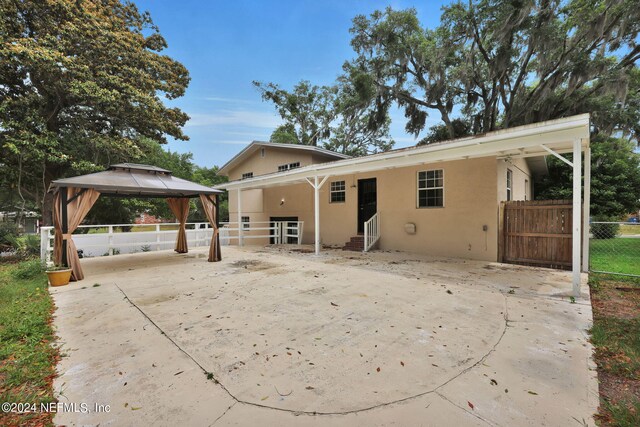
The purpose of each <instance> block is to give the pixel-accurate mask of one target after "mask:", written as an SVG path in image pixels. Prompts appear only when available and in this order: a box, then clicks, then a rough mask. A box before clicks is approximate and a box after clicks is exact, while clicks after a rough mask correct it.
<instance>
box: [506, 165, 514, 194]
mask: <svg viewBox="0 0 640 427" xmlns="http://www.w3.org/2000/svg"><path fill="white" fill-rule="evenodd" d="M512 198H513V172H512V171H511V169H507V201H509V200H511V199H512Z"/></svg>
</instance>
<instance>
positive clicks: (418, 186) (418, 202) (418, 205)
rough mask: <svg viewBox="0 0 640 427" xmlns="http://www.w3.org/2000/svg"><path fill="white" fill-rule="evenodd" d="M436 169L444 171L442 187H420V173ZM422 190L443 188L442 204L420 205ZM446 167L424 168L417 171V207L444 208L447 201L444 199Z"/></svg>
mask: <svg viewBox="0 0 640 427" xmlns="http://www.w3.org/2000/svg"><path fill="white" fill-rule="evenodd" d="M434 171H441V172H442V187H425V188H420V173H421V172H424V173H425V174H426V173H427V172H434ZM425 179H426V177H425ZM420 190H442V206H420ZM444 193H445V191H444V169H443V168H436V169H424V170H419V171H417V172H416V209H439V208H444V206H445V201H444Z"/></svg>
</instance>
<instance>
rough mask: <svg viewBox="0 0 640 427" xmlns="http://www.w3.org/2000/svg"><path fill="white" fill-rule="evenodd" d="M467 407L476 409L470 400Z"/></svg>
mask: <svg viewBox="0 0 640 427" xmlns="http://www.w3.org/2000/svg"><path fill="white" fill-rule="evenodd" d="M467 405H469V408H471V409H473V408H474V406H473V403H471V402H469V401H468V400H467Z"/></svg>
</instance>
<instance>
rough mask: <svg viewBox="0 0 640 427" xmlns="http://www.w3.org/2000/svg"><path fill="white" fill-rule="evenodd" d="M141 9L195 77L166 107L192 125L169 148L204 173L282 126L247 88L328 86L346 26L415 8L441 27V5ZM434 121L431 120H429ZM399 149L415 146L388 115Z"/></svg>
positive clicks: (202, 4) (346, 39) (188, 3)
mask: <svg viewBox="0 0 640 427" xmlns="http://www.w3.org/2000/svg"><path fill="white" fill-rule="evenodd" d="M135 3H136V4H137V5H138V7H139V8H140V9H141V10H147V11H149V12H150V13H151V16H152V18H153V20H154V22H155V24H156V25H158V26H159V27H160V32H161V34H162V35H163V36H164V37H165V38H166V40H167V43H168V44H169V48H168V49H167V50H165V51H164V53H165V54H167V55H169V56H171V57H172V58H174V59H176V60H178V61H180V62H182V63H183V64H184V65H185V66H186V67H187V69H188V70H189V72H190V74H191V83H190V85H189V88H188V89H187V92H186V94H185V96H184V97H182V98H180V99H178V100H174V101H171V102H167V103H168V104H169V105H171V106H177V107H179V108H181V109H182V110H183V111H185V112H186V113H187V114H189V116H190V117H191V120H190V121H189V122H188V123H187V125H186V127H185V129H184V130H185V133H186V134H187V135H189V137H190V138H191V139H190V140H189V141H187V142H184V141H172V142H170V143H169V147H168V148H169V149H171V150H172V151H178V152H187V151H190V152H192V153H193V155H194V161H195V163H196V164H198V165H201V166H207V167H211V166H213V165H219V166H221V165H222V164H224V163H225V162H226V161H227V160H229V159H230V158H231V157H232V156H233V155H235V154H236V153H237V152H238V151H240V150H241V149H242V148H243V147H244V146H245V145H247V144H248V143H250V142H251V141H253V140H268V139H269V136H270V135H271V132H272V131H273V129H275V128H276V127H277V126H278V125H279V124H280V123H281V120H280V118H279V117H278V115H277V114H276V113H275V109H274V108H273V106H272V105H271V104H268V103H266V102H263V101H262V100H261V98H260V95H259V93H258V92H257V90H256V89H255V88H254V87H253V86H252V84H251V82H252V81H253V80H259V81H265V82H274V83H278V84H280V85H281V86H282V87H284V88H286V89H290V88H291V87H292V86H293V85H294V84H295V83H297V82H298V81H300V80H302V79H305V80H309V81H311V82H312V83H314V84H318V85H323V84H331V83H333V82H334V80H335V78H336V77H337V76H338V74H339V73H340V71H341V69H342V68H341V67H342V64H343V62H344V61H345V60H347V59H350V58H352V57H353V56H354V53H353V50H352V49H351V46H350V44H349V43H350V40H351V37H350V34H349V28H350V27H351V20H352V19H353V17H354V16H356V15H358V14H369V13H371V12H373V11H374V10H376V9H383V8H385V7H386V6H388V5H390V6H391V7H393V8H394V9H405V8H409V7H416V9H417V10H418V14H419V17H420V21H421V23H422V24H423V25H425V26H429V27H433V26H435V25H437V24H438V21H439V17H440V7H441V5H442V4H443V3H448V2H442V1H423V2H420V3H419V4H417V5H414V4H412V3H409V2H404V1H392V2H382V1H365V0H342V1H339V0H316V1H312V0H297V1H275V0H271V1H257V0H251V1H249V0H236V1H228V0H227V1H221V0H214V1H196V0H183V1H180V2H176V1H169V0H164V1H160V0H135ZM433 120H434V121H435V118H433ZM391 129H392V132H391V133H392V136H393V138H394V139H395V140H396V147H405V146H409V145H413V144H415V140H414V138H413V137H412V136H410V135H407V134H406V133H405V132H404V120H403V115H402V113H401V112H400V111H397V110H396V111H393V113H392V126H391Z"/></svg>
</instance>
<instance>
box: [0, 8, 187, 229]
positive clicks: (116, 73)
mask: <svg viewBox="0 0 640 427" xmlns="http://www.w3.org/2000/svg"><path fill="white" fill-rule="evenodd" d="M0 17H1V19H0V64H1V65H0V158H2V166H1V167H2V172H3V173H7V176H8V177H9V178H8V179H7V180H6V182H4V183H3V184H5V183H9V184H10V183H13V184H12V185H15V186H16V187H15V188H14V187H10V188H9V189H7V187H4V188H3V190H4V191H3V193H4V194H6V193H7V192H10V193H11V192H16V191H18V190H19V191H21V194H23V196H24V197H25V198H26V199H29V200H30V201H32V202H33V203H34V204H35V205H36V207H37V208H43V211H44V212H43V214H44V215H43V217H44V220H45V221H48V220H49V219H50V207H51V201H52V199H51V196H50V193H46V190H47V189H48V187H49V184H50V182H51V181H52V180H54V179H57V178H60V177H64V176H69V175H76V174H81V173H87V172H93V171H97V170H100V169H101V168H103V167H104V166H106V165H108V164H109V163H117V162H119V161H123V160H131V159H135V158H139V157H140V156H142V155H143V154H144V153H145V151H144V148H145V147H143V142H141V141H143V139H145V138H147V139H150V140H154V141H156V142H158V143H164V142H166V138H167V136H171V137H173V138H176V139H187V137H186V136H185V135H184V134H183V133H182V130H181V128H182V126H183V125H184V124H185V122H186V121H187V119H188V116H187V115H186V114H185V113H183V112H182V111H180V110H179V109H177V108H168V107H166V106H165V105H164V104H163V100H162V98H161V97H165V98H167V99H174V98H178V97H180V96H182V95H183V94H184V92H185V89H186V87H187V85H188V83H189V73H188V71H187V70H186V68H185V67H184V66H182V64H180V63H179V62H176V61H174V60H173V59H171V58H170V57H169V56H166V55H163V54H161V53H160V52H161V51H162V50H164V49H165V48H166V47H167V43H166V41H165V40H164V38H163V37H162V36H161V35H160V33H159V32H158V28H157V27H156V26H155V25H154V24H153V21H152V20H151V17H150V16H149V14H148V13H141V12H140V11H138V9H137V7H136V6H135V4H133V3H132V2H129V1H120V0H103V1H100V2H87V1H78V2H69V1H65V0H51V1H46V2H43V1H36V0H26V1H3V2H0ZM10 185H11V184H10ZM43 205H44V206H43Z"/></svg>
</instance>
